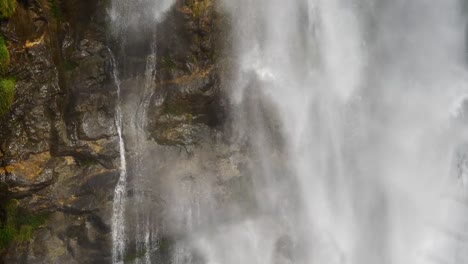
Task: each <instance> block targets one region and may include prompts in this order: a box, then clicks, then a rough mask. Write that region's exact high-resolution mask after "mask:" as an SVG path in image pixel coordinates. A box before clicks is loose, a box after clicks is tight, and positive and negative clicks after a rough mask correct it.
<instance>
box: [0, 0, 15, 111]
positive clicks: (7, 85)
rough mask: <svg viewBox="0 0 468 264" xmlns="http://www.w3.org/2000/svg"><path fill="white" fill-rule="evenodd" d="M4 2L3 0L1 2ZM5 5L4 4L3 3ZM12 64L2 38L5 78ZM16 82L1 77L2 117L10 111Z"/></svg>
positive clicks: (1, 62) (0, 63) (0, 65)
mask: <svg viewBox="0 0 468 264" xmlns="http://www.w3.org/2000/svg"><path fill="white" fill-rule="evenodd" d="M0 1H3V0H0ZM2 3H3V2H2ZM9 64H10V54H9V52H8V48H7V46H6V43H5V40H4V39H3V38H2V37H0V74H1V76H4V74H5V73H6V71H7V69H8V65H9ZM15 84H16V81H15V79H13V78H5V77H0V117H1V116H2V115H4V114H5V113H6V112H8V111H9V110H10V107H11V105H12V104H13V99H14V96H15Z"/></svg>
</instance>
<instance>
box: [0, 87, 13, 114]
mask: <svg viewBox="0 0 468 264" xmlns="http://www.w3.org/2000/svg"><path fill="white" fill-rule="evenodd" d="M15 84H16V81H15V79H12V78H8V79H0V116H2V115H4V114H5V113H7V112H8V111H9V110H10V107H11V105H12V104H13V99H14V97H15Z"/></svg>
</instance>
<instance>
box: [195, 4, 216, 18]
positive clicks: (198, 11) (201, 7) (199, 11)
mask: <svg viewBox="0 0 468 264" xmlns="http://www.w3.org/2000/svg"><path fill="white" fill-rule="evenodd" d="M212 4H213V3H212V0H198V1H193V2H192V4H191V6H190V8H191V9H192V15H193V17H195V18H199V17H201V16H202V15H203V14H204V13H205V11H206V10H207V9H208V8H209V7H210V6H211V5H212Z"/></svg>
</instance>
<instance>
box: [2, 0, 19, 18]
mask: <svg viewBox="0 0 468 264" xmlns="http://www.w3.org/2000/svg"><path fill="white" fill-rule="evenodd" d="M15 10H16V0H0V18H9V17H11V16H12V15H13V14H14V13H15Z"/></svg>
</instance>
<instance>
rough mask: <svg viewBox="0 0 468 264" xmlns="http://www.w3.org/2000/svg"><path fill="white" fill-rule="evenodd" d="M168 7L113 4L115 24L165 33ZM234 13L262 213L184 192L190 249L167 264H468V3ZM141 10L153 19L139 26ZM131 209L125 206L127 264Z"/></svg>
mask: <svg viewBox="0 0 468 264" xmlns="http://www.w3.org/2000/svg"><path fill="white" fill-rule="evenodd" d="M164 3H166V2H164V1H163V2H160V1H156V0H151V1H150V0H147V1H137V2H135V3H134V2H128V1H123V0H122V1H117V0H114V1H113V4H114V6H113V8H112V10H111V12H110V14H111V17H112V18H113V19H114V21H119V23H118V26H116V28H118V30H121V28H122V24H123V25H124V27H125V28H126V29H128V28H132V27H133V28H138V27H139V26H141V21H145V23H155V22H154V21H159V20H160V19H161V14H163V13H164V11H165V10H166V9H167V8H168V7H169V5H167V6H166V5H165V4H164ZM167 3H169V2H167ZM219 3H221V6H220V8H222V10H224V11H226V12H227V13H228V14H229V15H230V16H231V25H232V27H233V36H234V37H233V39H234V40H235V43H233V50H232V51H231V52H230V53H229V54H231V55H232V56H233V57H234V58H235V64H234V65H235V67H234V71H233V72H232V77H233V80H232V83H230V90H231V94H230V99H231V102H232V105H233V109H234V111H233V112H234V115H235V116H234V118H235V124H234V126H233V129H234V130H235V133H234V134H235V135H237V137H238V141H244V140H247V141H248V142H249V144H250V145H251V146H252V147H253V148H254V153H255V157H254V160H255V162H254V164H253V165H252V167H251V168H250V170H251V173H252V174H253V175H254V177H253V178H254V182H253V184H254V186H253V189H254V191H255V195H256V196H255V198H256V201H255V203H256V211H255V213H253V214H248V215H247V214H246V215H241V216H238V219H239V220H236V221H231V222H228V223H224V222H222V221H219V219H220V218H222V217H223V216H222V215H217V213H216V212H214V209H213V207H215V206H213V205H212V204H213V203H214V202H213V201H214V198H213V196H214V194H213V193H210V192H209V191H210V188H209V187H207V186H205V185H203V184H200V186H188V187H186V186H177V188H178V190H181V193H179V194H178V195H177V197H176V198H175V201H172V203H170V204H169V205H168V207H170V210H169V211H170V212H171V213H172V214H173V215H171V217H173V218H174V219H175V220H176V221H175V222H177V223H178V222H181V223H182V224H181V225H183V227H182V228H180V229H181V230H184V231H183V232H185V233H184V234H183V235H184V236H185V237H187V238H186V239H185V240H184V241H183V243H181V244H179V245H178V246H177V247H176V248H175V250H174V252H173V256H172V257H171V260H167V261H168V262H170V261H172V263H176V264H186V263H199V262H197V260H196V259H194V258H193V256H192V255H191V252H192V251H196V252H197V253H198V255H200V256H201V257H200V258H199V259H202V260H203V261H202V262H201V263H209V264H239V263H243V264H286V263H303V264H376V263H379V264H419V263H421V264H423V263H424V264H425V263H447V264H466V263H468V254H467V253H466V247H467V246H468V206H467V204H468V197H467V187H466V186H467V185H466V184H467V181H468V180H467V179H468V176H467V175H468V173H467V168H468V165H467V164H468V162H467V157H468V147H467V146H468V144H467V140H468V138H467V135H468V134H466V132H468V129H467V128H468V127H467V123H466V115H467V112H466V111H467V110H468V107H467V103H466V101H464V99H463V98H467V95H468V88H467V87H468V86H467V84H468V78H467V74H466V72H467V65H466V62H465V59H466V47H465V46H466V43H465V42H466V41H465V34H466V32H465V31H466V29H465V26H466V24H465V23H466V18H467V17H466V14H463V12H462V1H458V0H444V1H436V0H432V1H430V0H412V1H407V0H392V1H388V0H387V1H385V0H290V1H284V0H255V1H252V0H220V1H219ZM161 4H162V5H161ZM142 6H146V7H148V8H147V9H145V10H151V12H150V13H151V14H152V15H151V17H152V19H149V20H148V19H146V20H145V19H143V18H141V20H138V19H140V18H138V17H139V16H136V15H135V13H136V12H137V11H136V10H141V7H142ZM155 10H156V11H155ZM144 13H145V14H146V12H144ZM129 14H130V15H129ZM122 15H124V16H125V18H124V19H118V18H119V17H121V16H122ZM132 15H133V17H132ZM137 18H138V19H137ZM151 65H154V64H151ZM147 69H148V65H147ZM155 70H156V69H154V71H155ZM145 87H146V86H145ZM145 91H146V92H144V93H145V94H146V93H148V91H147V90H146V88H145ZM145 98H146V97H145V96H143V99H145ZM143 102H145V101H144V100H143ZM143 105H145V104H144V103H143ZM144 109H145V107H143V112H142V115H141V116H140V117H138V116H137V119H139V121H141V120H143V119H144V118H145V117H144V116H145V112H144V111H145V110H144ZM140 119H141V120H140ZM139 121H138V122H139ZM271 123H275V124H278V125H275V126H272V125H271ZM142 124H143V123H142ZM272 127H274V129H276V130H277V131H272V130H273V128H272ZM139 131H141V130H139ZM136 134H137V135H139V133H136ZM276 134H279V135H280V139H278V138H277V137H275V135H276ZM119 136H120V137H121V130H120V132H119ZM138 138H141V134H140V137H138ZM122 144H123V141H122ZM141 144H144V142H141ZM280 145H281V146H280ZM122 150H123V145H122V149H121V155H122ZM124 158H125V156H124ZM157 158H158V157H154V159H155V160H156V159H157ZM142 164H143V162H141V163H140V166H143V165H142ZM147 166H148V167H150V165H147ZM122 171H124V169H122ZM121 178H122V176H121ZM119 183H120V181H119ZM174 184H179V185H182V183H174ZM184 184H185V183H184ZM187 185H189V184H188V183H187ZM125 188H126V187H125ZM125 188H124V189H125ZM182 192H184V193H182ZM116 194H117V189H116ZM115 197H116V198H117V200H116V198H114V206H115V204H116V201H117V202H119V201H120V199H119V196H115ZM141 198H142V199H143V198H144V197H141ZM141 202H144V201H141ZM119 204H120V205H123V204H122V203H120V202H119ZM141 208H143V209H145V208H149V207H148V206H142V207H141ZM124 211H125V205H123V206H120V207H119V209H118V210H117V211H115V207H114V218H113V239H114V240H113V241H114V263H117V262H118V261H119V260H120V259H121V258H122V256H123V254H124V251H125V243H126V239H127V238H126V236H128V234H125V232H124V224H122V225H121V226H119V225H117V224H118V222H119V221H120V220H118V219H116V218H119V215H123V214H124ZM156 213H157V212H156ZM150 215H151V214H145V213H142V214H141V216H140V218H138V220H137V221H136V223H135V224H138V225H140V227H137V228H136V230H137V231H136V234H134V235H135V237H136V240H137V241H139V242H137V244H139V245H143V247H144V248H145V249H139V250H137V251H143V252H146V255H145V256H144V258H143V260H142V259H140V262H141V263H151V259H150V257H149V253H150V252H152V251H153V250H154V248H155V246H154V245H152V243H153V241H154V240H156V238H155V237H156V236H157V234H155V230H154V228H153V225H154V224H155V223H153V222H152V221H155V220H153V219H152V218H151V217H150ZM122 221H123V218H122ZM114 224H115V226H114ZM120 228H121V229H122V231H120ZM120 234H122V235H121V236H120ZM198 261H200V260H198Z"/></svg>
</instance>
